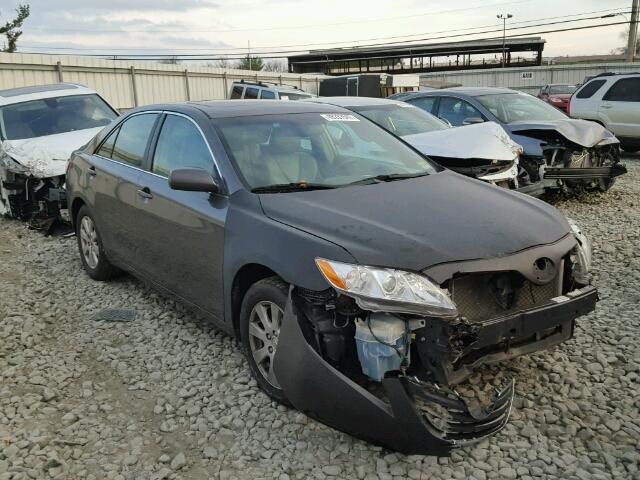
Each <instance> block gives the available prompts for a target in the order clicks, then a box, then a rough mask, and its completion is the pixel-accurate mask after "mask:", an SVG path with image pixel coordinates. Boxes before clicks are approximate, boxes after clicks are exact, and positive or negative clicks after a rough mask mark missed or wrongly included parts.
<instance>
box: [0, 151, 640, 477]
mask: <svg viewBox="0 0 640 480" xmlns="http://www.w3.org/2000/svg"><path fill="white" fill-rule="evenodd" d="M627 165H628V167H629V170H630V173H629V174H628V175H627V176H625V177H623V178H622V179H620V180H619V181H618V183H617V184H616V185H615V186H614V187H613V189H612V190H611V191H610V192H608V193H607V194H604V195H599V194H596V195H590V196H587V197H585V198H582V199H573V200H567V201H563V202H560V203H559V204H558V206H559V208H561V209H562V211H564V212H566V213H567V214H568V215H569V216H571V217H573V218H574V219H575V220H576V221H577V222H578V223H579V224H580V225H581V226H582V227H583V228H584V230H585V231H587V232H588V233H589V235H590V236H591V237H592V239H593V243H594V255H595V258H594V262H595V265H594V273H595V281H596V283H597V285H598V286H599V288H600V292H601V301H600V303H599V304H598V308H597V310H596V312H595V313H594V314H592V315H589V316H588V317H586V318H582V319H581V320H580V323H579V324H578V328H577V332H576V337H575V339H573V340H571V341H570V342H568V343H566V344H564V345H562V346H561V347H559V348H556V349H553V350H551V351H547V352H542V353H538V354H535V355H530V356H528V357H524V358H519V359H516V360H514V361H511V362H508V363H505V364H504V365H502V366H501V367H502V370H503V371H504V373H501V374H500V375H499V376H502V375H512V376H515V378H516V390H517V398H516V402H515V409H514V411H513V414H512V417H511V421H510V422H509V424H508V425H507V427H506V428H505V429H504V430H503V431H502V432H501V433H500V434H498V435H496V436H494V437H492V438H490V439H487V440H484V441H483V442H481V443H479V444H477V445H475V446H473V447H469V448H466V449H463V450H458V451H455V452H454V453H453V455H452V456H451V458H435V457H423V456H403V455H399V454H396V453H392V452H389V451H386V450H384V449H381V448H377V447H374V446H372V445H370V444H367V443H365V442H362V441H359V440H355V439H353V438H351V437H349V436H348V435H345V434H342V433H340V432H337V431H336V430H333V429H331V428H328V427H325V426H324V425H321V424H319V423H317V422H315V421H312V420H309V419H308V418H307V417H305V416H304V415H302V414H300V413H298V412H296V411H295V410H292V409H287V408H285V407H282V406H278V405H276V404H274V403H273V402H271V401H270V400H269V399H268V398H267V397H266V396H265V395H264V394H263V393H261V392H260V391H259V390H258V388H257V386H256V384H255V382H254V381H253V380H252V379H251V377H250V375H249V370H248V368H247V365H246V363H245V361H244V359H243V357H242V355H241V353H240V349H239V347H238V345H237V343H236V342H235V341H234V340H232V339H231V338H229V337H228V336H226V335H224V334H222V333H220V332H217V331H215V330H213V329H211V328H210V327H208V326H206V325H203V324H201V323H199V322H198V321H197V320H196V319H195V318H194V317H193V315H191V314H190V313H189V312H188V311H186V310H185V309H184V308H182V307H181V306H180V305H177V304H175V303H174V302H173V301H170V300H167V299H165V298H163V297H161V296H159V295H157V294H156V293H154V292H153V291H152V290H150V289H148V288H147V287H145V286H144V285H142V284H141V283H140V282H138V281H136V280H134V279H132V278H129V277H125V278H123V279H120V280H118V281H114V282H110V283H98V282H94V281H91V280H90V279H89V278H88V277H87V276H86V275H85V274H84V273H83V272H82V270H81V266H80V260H79V258H78V254H77V248H76V243H75V239H74V238H70V239H63V238H61V237H53V238H51V237H49V238H46V237H43V236H42V235H41V234H39V233H37V232H33V231H29V230H27V229H26V228H25V227H24V225H22V224H20V223H18V222H14V221H9V220H3V219H0V279H1V280H0V480H9V479H13V480H18V479H28V478H32V479H36V478H56V479H84V478H86V479H104V478H109V479H136V480H144V479H163V478H171V479H211V478H216V479H217V478H220V479H260V478H270V479H271V478H275V479H281V480H282V479H293V478H296V479H308V478H317V479H321V478H349V479H351V478H359V479H367V480H370V479H371V480H373V479H383V480H384V479H405V478H410V479H451V478H456V479H463V478H475V479H478V480H482V479H485V478H499V479H515V478H522V479H526V478H563V479H606V478H616V479H620V478H636V479H640V473H639V470H638V464H639V462H640V453H638V452H639V451H640V416H639V414H638V407H639V406H640V387H639V385H640V382H639V376H640V347H639V346H638V345H639V343H638V340H637V338H636V337H635V334H637V332H638V328H639V327H640V257H639V256H638V254H637V252H638V251H639V250H640V208H639V206H640V157H637V156H636V157H634V158H632V159H629V160H628V161H627ZM103 308H127V309H133V310H135V312H136V313H137V316H136V318H135V319H134V320H133V321H131V322H105V321H98V320H95V319H93V318H92V317H93V315H94V314H95V313H96V312H98V311H100V310H101V309H103ZM496 371H497V370H496V368H495V367H492V368H486V369H483V370H482V371H480V372H479V373H478V374H477V375H476V376H475V377H473V378H472V379H471V380H470V381H471V382H472V383H474V384H479V383H481V382H496V383H497V382H498V381H499V378H498V379H496V378H495V377H494V374H495V372H496Z"/></svg>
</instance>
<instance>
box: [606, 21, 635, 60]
mask: <svg viewBox="0 0 640 480" xmlns="http://www.w3.org/2000/svg"><path fill="white" fill-rule="evenodd" d="M618 37H619V38H620V40H622V41H624V46H623V47H618V48H616V49H615V50H612V51H611V53H613V54H622V55H626V54H627V47H628V45H627V40H628V39H629V27H627V28H626V29H625V30H624V32H620V35H618ZM636 54H638V55H640V37H638V39H637V40H636Z"/></svg>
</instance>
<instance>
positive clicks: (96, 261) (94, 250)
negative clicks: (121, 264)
mask: <svg viewBox="0 0 640 480" xmlns="http://www.w3.org/2000/svg"><path fill="white" fill-rule="evenodd" d="M75 226H76V237H77V239H78V250H79V251H80V259H81V261H82V266H83V268H84V270H85V272H87V275H89V276H90V277H91V278H93V279H94V280H100V281H103V280H109V279H111V278H114V277H116V276H118V275H119V274H121V273H122V271H121V270H120V269H119V268H117V267H114V266H113V265H112V264H111V262H109V259H107V255H106V253H105V251H104V248H103V246H102V239H101V238H100V233H99V232H98V228H97V227H96V223H95V220H94V219H93V216H92V215H91V212H90V211H89V208H88V207H87V206H86V205H83V206H82V207H81V208H80V211H79V212H78V215H77V216H76V219H75Z"/></svg>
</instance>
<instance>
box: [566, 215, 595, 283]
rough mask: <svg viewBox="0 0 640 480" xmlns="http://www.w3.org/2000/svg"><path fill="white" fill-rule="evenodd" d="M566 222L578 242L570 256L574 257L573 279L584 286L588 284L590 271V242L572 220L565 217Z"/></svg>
mask: <svg viewBox="0 0 640 480" xmlns="http://www.w3.org/2000/svg"><path fill="white" fill-rule="evenodd" d="M567 222H569V226H570V227H571V231H572V232H573V235H574V236H575V237H576V240H577V241H578V245H577V246H576V249H575V252H574V254H573V255H572V256H575V258H574V259H573V260H574V262H573V263H574V265H573V278H574V279H575V280H576V281H577V282H579V283H582V284H585V285H586V284H588V283H589V271H590V270H591V241H590V240H589V238H587V236H586V235H585V234H584V233H583V232H582V230H581V229H580V227H579V226H578V224H577V223H576V222H575V221H574V220H573V219H571V218H568V217H567Z"/></svg>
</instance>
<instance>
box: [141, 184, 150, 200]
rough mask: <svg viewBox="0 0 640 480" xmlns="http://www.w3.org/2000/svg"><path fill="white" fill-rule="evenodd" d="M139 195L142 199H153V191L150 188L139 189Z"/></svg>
mask: <svg viewBox="0 0 640 480" xmlns="http://www.w3.org/2000/svg"><path fill="white" fill-rule="evenodd" d="M138 195H140V196H141V197H142V198H145V199H150V198H153V195H152V194H151V190H149V187H144V188H141V189H139V190H138Z"/></svg>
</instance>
